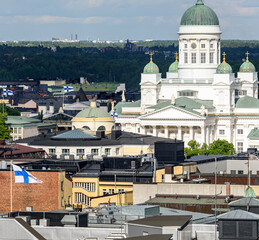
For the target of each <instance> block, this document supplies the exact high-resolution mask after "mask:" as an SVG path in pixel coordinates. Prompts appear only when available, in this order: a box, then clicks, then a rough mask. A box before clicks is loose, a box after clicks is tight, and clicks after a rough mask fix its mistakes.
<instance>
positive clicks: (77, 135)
mask: <svg viewBox="0 0 259 240" xmlns="http://www.w3.org/2000/svg"><path fill="white" fill-rule="evenodd" d="M93 138H95V137H94V136H93V134H92V133H90V132H89V131H87V130H85V129H74V130H71V131H68V132H65V133H62V134H59V135H57V136H54V137H53V139H60V140H61V139H64V140H65V139H93Z"/></svg>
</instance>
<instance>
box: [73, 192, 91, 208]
mask: <svg viewBox="0 0 259 240" xmlns="http://www.w3.org/2000/svg"><path fill="white" fill-rule="evenodd" d="M75 203H82V204H85V205H87V206H90V199H89V198H88V197H87V196H86V195H84V194H83V193H77V192H76V193H75Z"/></svg>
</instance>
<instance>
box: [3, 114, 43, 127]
mask: <svg viewBox="0 0 259 240" xmlns="http://www.w3.org/2000/svg"><path fill="white" fill-rule="evenodd" d="M5 123H6V124H7V125H9V124H10V125H11V124H19V125H23V124H31V123H36V124H37V123H40V120H39V119H35V118H29V117H22V116H8V118H7V120H6V122H5Z"/></svg>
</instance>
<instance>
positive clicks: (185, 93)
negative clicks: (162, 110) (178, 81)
mask: <svg viewBox="0 0 259 240" xmlns="http://www.w3.org/2000/svg"><path fill="white" fill-rule="evenodd" d="M195 95H196V92H193V91H181V92H179V97H193V96H195Z"/></svg>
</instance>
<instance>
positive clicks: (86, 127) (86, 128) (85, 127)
mask: <svg viewBox="0 0 259 240" xmlns="http://www.w3.org/2000/svg"><path fill="white" fill-rule="evenodd" d="M83 129H85V130H91V128H89V127H88V126H84V127H83Z"/></svg>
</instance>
